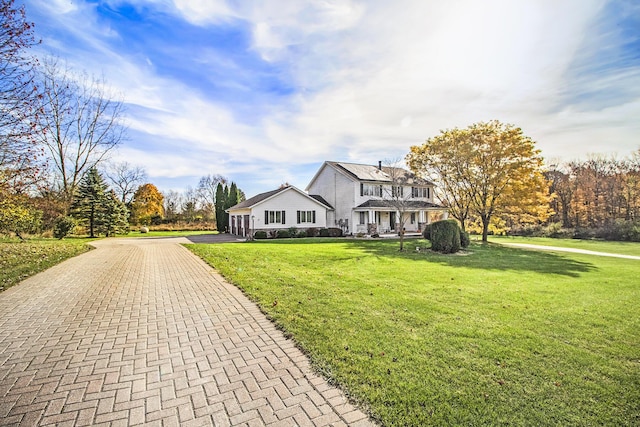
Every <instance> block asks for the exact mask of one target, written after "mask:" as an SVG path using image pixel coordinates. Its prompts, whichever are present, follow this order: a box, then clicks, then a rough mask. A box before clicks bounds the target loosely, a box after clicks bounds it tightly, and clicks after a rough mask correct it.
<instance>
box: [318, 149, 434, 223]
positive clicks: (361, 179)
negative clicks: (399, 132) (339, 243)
mask: <svg viewBox="0 0 640 427" xmlns="http://www.w3.org/2000/svg"><path fill="white" fill-rule="evenodd" d="M433 187H434V184H433V183H432V182H430V181H427V180H424V179H420V178H418V177H416V176H415V175H414V174H413V173H411V172H409V171H408V170H406V169H402V168H395V167H387V166H382V164H381V162H379V163H378V165H377V166H373V165H363V164H357V163H346V162H330V161H327V162H324V163H323V164H322V166H321V167H320V169H319V170H318V172H317V173H316V174H315V176H314V177H313V179H311V182H310V183H309V185H308V186H307V188H306V191H307V192H308V193H309V194H314V195H318V196H320V197H322V199H323V200H326V202H327V203H328V204H330V205H331V206H333V208H334V209H333V210H331V211H327V215H328V218H327V224H333V226H335V227H341V228H342V229H343V231H344V232H345V233H366V234H374V233H389V232H398V231H399V226H400V224H402V223H404V224H403V226H404V229H405V231H406V232H416V231H421V230H422V227H423V225H424V224H427V223H430V222H433V221H435V220H438V219H442V218H446V217H447V209H446V208H444V207H443V206H440V205H438V204H436V203H434V199H433ZM401 213H403V214H404V217H403V221H401V220H400V215H401Z"/></svg>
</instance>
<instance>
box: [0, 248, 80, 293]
mask: <svg viewBox="0 0 640 427" xmlns="http://www.w3.org/2000/svg"><path fill="white" fill-rule="evenodd" d="M88 242H90V240H89V239H83V238H68V239H64V240H57V239H29V240H26V241H20V240H17V239H15V240H14V239H0V287H1V288H2V289H0V290H6V289H8V288H10V287H11V286H13V285H15V284H17V283H19V282H20V281H22V280H24V279H26V278H27V277H29V276H33V275H34V274H36V273H39V272H41V271H44V270H46V269H47V268H49V267H52V266H54V265H56V264H58V263H60V262H62V261H64V260H65V259H67V258H71V257H73V256H76V255H78V254H81V253H83V252H86V251H88V250H89V249H90V248H89V246H88V245H87V243H88Z"/></svg>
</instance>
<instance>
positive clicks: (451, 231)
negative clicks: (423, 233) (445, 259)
mask: <svg viewBox="0 0 640 427" xmlns="http://www.w3.org/2000/svg"><path fill="white" fill-rule="evenodd" d="M460 247H461V245H460V227H459V226H458V223H457V222H456V220H454V219H445V220H443V221H436V222H434V223H432V224H431V249H432V250H434V251H436V252H442V253H445V254H453V253H456V252H458V251H459V250H460Z"/></svg>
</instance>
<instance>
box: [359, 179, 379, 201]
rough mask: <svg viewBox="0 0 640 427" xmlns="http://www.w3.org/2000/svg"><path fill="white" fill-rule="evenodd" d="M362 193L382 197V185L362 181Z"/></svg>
mask: <svg viewBox="0 0 640 427" xmlns="http://www.w3.org/2000/svg"><path fill="white" fill-rule="evenodd" d="M360 195H361V196H376V197H382V185H379V184H366V183H364V182H362V183H360Z"/></svg>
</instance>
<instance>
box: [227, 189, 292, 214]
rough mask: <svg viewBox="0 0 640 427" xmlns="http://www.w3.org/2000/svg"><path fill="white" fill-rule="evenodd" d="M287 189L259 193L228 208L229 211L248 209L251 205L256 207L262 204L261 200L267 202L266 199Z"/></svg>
mask: <svg viewBox="0 0 640 427" xmlns="http://www.w3.org/2000/svg"><path fill="white" fill-rule="evenodd" d="M287 188H288V187H281V188H278V189H277V190H272V191H267V192H266V193H260V194H256V195H255V196H253V197H252V198H250V199H247V200H244V201H242V202H240V203H238V204H237V205H235V206H231V207H230V208H229V210H231V209H245V208H250V207H251V206H253V205H257V204H258V203H260V202H262V201H263V200H267V199H268V198H270V197H272V196H275V195H276V194H278V193H281V192H282V191H284V190H286V189H287Z"/></svg>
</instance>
